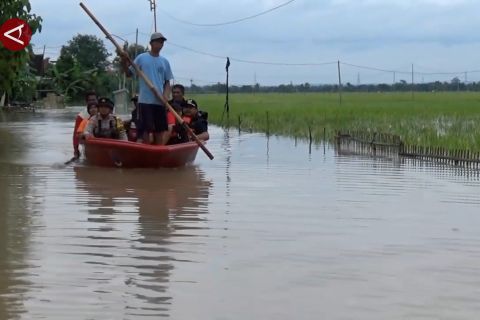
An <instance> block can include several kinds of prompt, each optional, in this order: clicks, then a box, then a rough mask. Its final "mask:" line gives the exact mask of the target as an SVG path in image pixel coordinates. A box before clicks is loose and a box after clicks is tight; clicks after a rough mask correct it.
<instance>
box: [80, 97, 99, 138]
mask: <svg viewBox="0 0 480 320" xmlns="http://www.w3.org/2000/svg"><path fill="white" fill-rule="evenodd" d="M97 112H98V105H97V102H90V103H89V104H88V105H87V113H88V118H85V119H83V120H82V122H80V124H79V125H78V128H77V138H78V139H80V140H81V139H83V138H84V137H83V132H84V131H85V128H86V127H87V124H88V121H89V120H90V119H91V118H92V117H93V116H94V115H96V114H97Z"/></svg>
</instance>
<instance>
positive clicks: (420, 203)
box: [0, 112, 480, 320]
mask: <svg viewBox="0 0 480 320" xmlns="http://www.w3.org/2000/svg"><path fill="white" fill-rule="evenodd" d="M73 116H74V114H73V113H65V112H49V113H39V114H36V115H18V116H9V119H8V120H9V121H7V122H5V121H4V122H0V206H1V207H0V319H158V318H171V319H238V320H244V319H475V318H477V317H478V315H479V314H480V183H479V175H478V173H476V172H471V171H465V170H462V169H459V168H452V167H449V166H439V165H435V164H433V163H429V162H413V161H410V160H405V159H398V158H393V159H391V158H382V157H368V156H365V155H361V154H351V153H341V154H339V153H338V152H336V151H335V150H334V148H333V147H332V146H330V145H319V146H314V147H313V148H312V151H311V153H310V154H309V152H308V144H305V143H304V142H300V141H299V142H298V143H295V141H294V140H293V139H289V138H280V137H270V138H269V139H267V138H266V137H265V136H264V135H263V134H250V133H242V134H239V133H238V132H236V131H235V130H230V131H225V130H223V129H221V128H218V127H212V128H211V136H212V138H211V140H210V141H209V143H208V147H209V149H210V150H211V151H212V153H213V154H214V155H215V156H216V158H215V160H214V161H210V160H208V159H207V157H206V156H204V155H203V154H202V153H201V151H199V154H198V156H197V160H196V162H195V164H194V165H193V166H189V167H187V168H181V169H168V170H164V169H160V170H135V169H134V170H125V169H102V168H94V167H88V166H85V165H81V164H80V165H74V166H73V165H72V166H63V165H62V163H63V162H64V161H66V160H68V159H69V158H70V157H71V150H70V148H71V147H70V134H71V126H72V118H73ZM4 120H5V119H4Z"/></svg>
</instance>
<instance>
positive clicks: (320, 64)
mask: <svg viewBox="0 0 480 320" xmlns="http://www.w3.org/2000/svg"><path fill="white" fill-rule="evenodd" d="M169 45H172V46H174V47H177V48H181V49H184V50H187V51H191V52H194V53H197V54H201V55H205V56H209V57H212V58H217V59H223V60H225V59H227V56H223V55H218V54H213V53H208V52H204V51H200V50H196V49H192V48H189V47H185V46H183V45H180V44H176V43H173V42H169ZM229 58H230V60H232V61H236V62H241V63H248V64H263V65H274V66H297V67H300V66H303V67H307V66H324V65H330V64H335V63H337V62H336V61H329V62H320V63H285V62H269V61H255V60H245V59H238V58H232V57H229Z"/></svg>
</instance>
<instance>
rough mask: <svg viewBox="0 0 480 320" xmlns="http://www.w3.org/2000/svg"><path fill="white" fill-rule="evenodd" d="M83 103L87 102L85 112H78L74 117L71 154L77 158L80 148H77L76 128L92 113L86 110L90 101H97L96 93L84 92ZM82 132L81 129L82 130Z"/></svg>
mask: <svg viewBox="0 0 480 320" xmlns="http://www.w3.org/2000/svg"><path fill="white" fill-rule="evenodd" d="M85 103H86V104H87V113H85V112H83V111H82V112H80V113H79V114H77V116H76V118H75V126H74V128H73V155H74V158H76V159H78V158H80V149H79V147H78V146H79V143H80V141H79V135H78V132H79V130H78V128H79V126H80V124H81V123H82V122H83V120H85V119H89V118H90V117H91V116H92V114H90V113H89V112H88V108H89V107H88V105H89V104H91V103H97V94H96V93H95V92H94V91H89V92H87V93H86V94H85ZM82 132H83V131H82Z"/></svg>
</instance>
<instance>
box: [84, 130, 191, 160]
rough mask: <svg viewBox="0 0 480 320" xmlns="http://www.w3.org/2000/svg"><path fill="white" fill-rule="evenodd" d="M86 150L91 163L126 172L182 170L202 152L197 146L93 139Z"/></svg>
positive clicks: (85, 143) (86, 143)
mask: <svg viewBox="0 0 480 320" xmlns="http://www.w3.org/2000/svg"><path fill="white" fill-rule="evenodd" d="M84 146H85V157H86V159H87V163H89V164H91V165H94V166H102V167H122V168H159V167H167V168H171V167H182V166H184V165H186V164H187V163H191V162H193V161H194V160H195V157H196V156H197V151H198V145H197V144H196V143H195V142H186V143H179V144H173V145H167V146H159V145H149V144H143V143H137V142H131V141H121V140H114V139H103V138H93V137H90V138H87V140H85V141H84Z"/></svg>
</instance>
